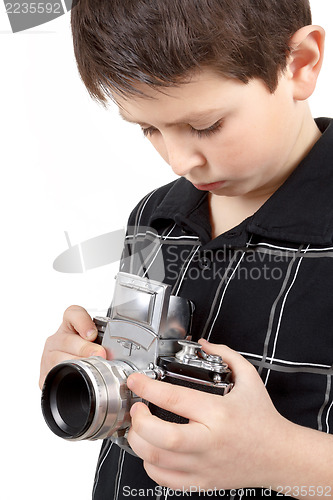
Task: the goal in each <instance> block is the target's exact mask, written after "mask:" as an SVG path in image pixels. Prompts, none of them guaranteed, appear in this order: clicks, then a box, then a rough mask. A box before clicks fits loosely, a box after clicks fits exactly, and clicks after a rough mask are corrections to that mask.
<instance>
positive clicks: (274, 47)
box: [72, 0, 311, 103]
mask: <svg viewBox="0 0 333 500" xmlns="http://www.w3.org/2000/svg"><path fill="white" fill-rule="evenodd" d="M309 24H311V11H310V6H309V0H292V1H291V0H242V1H239V0H135V1H134V0H79V5H78V8H73V9H72V29H73V39H74V49H75V56H76V59H77V63H78V68H79V72H80V74H81V77H82V80H83V82H84V83H85V85H86V87H87V89H88V91H89V93H90V94H91V95H92V96H93V97H94V98H95V99H97V100H98V101H100V102H103V103H105V102H106V101H107V98H108V97H111V98H114V96H115V95H117V94H118V95H123V96H124V95H133V94H137V93H138V92H139V90H138V85H137V84H138V83H143V84H147V85H149V86H152V87H157V88H158V87H168V86H175V85H177V84H181V83H185V82H186V81H187V80H188V78H189V76H190V75H191V74H192V73H193V72H195V71H196V70H198V69H199V70H200V69H202V68H207V67H209V68H210V69H214V70H215V71H216V72H217V73H219V74H221V75H223V76H225V77H229V78H230V77H231V78H234V79H238V80H240V81H241V82H243V83H248V82H249V81H250V80H251V79H252V78H259V79H261V80H263V81H264V83H265V84H266V86H267V87H268V89H269V90H270V92H274V91H275V89H276V87H277V84H278V78H279V75H280V74H281V72H283V70H284V69H285V67H286V63H287V59H288V55H289V53H290V45H289V43H290V39H291V37H292V35H293V34H294V33H295V32H296V31H297V30H298V29H300V28H301V27H303V26H306V25H309Z"/></svg>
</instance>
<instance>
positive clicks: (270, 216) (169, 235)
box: [93, 118, 333, 500]
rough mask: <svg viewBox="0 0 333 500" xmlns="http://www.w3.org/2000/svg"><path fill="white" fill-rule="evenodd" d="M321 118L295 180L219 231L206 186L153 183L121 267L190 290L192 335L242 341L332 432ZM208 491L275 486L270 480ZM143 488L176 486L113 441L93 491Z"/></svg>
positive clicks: (329, 249)
mask: <svg viewBox="0 0 333 500" xmlns="http://www.w3.org/2000/svg"><path fill="white" fill-rule="evenodd" d="M317 125H318V127H319V128H320V130H321V131H322V132H323V135H322V137H321V138H320V139H319V141H318V142H317V143H316V144H315V146H314V147H313V149H312V150H311V151H310V153H309V154H308V155H307V157H306V158H305V159H304V160H303V161H302V162H301V163H300V164H299V166H298V167H297V168H296V169H295V170H294V171H293V173H292V174H291V175H290V177H289V178H288V179H287V181H286V182H285V183H284V184H283V185H282V186H281V187H280V188H279V189H278V190H277V191H276V192H275V193H274V194H273V195H272V196H271V197H270V198H269V200H268V201H267V202H266V203H265V204H264V205H263V206H262V207H261V208H260V209H259V210H258V211H257V212H256V213H255V214H254V215H253V216H251V217H249V218H247V219H246V220H244V221H243V222H242V223H241V224H239V225H238V226H237V227H235V228H233V229H232V230H230V231H227V232H225V233H223V234H221V235H220V236H218V237H217V238H215V239H211V227H210V222H209V210H208V194H207V193H206V192H202V191H198V190H197V189H196V188H194V187H193V185H192V184H191V183H189V182H188V181H187V180H185V179H184V178H180V179H178V180H177V181H174V182H172V183H170V184H168V185H166V186H163V187H161V188H159V189H157V190H156V191H154V192H153V193H150V194H149V195H148V196H147V197H146V198H144V199H143V200H142V202H141V203H140V204H139V205H138V206H137V207H136V208H135V210H134V211H133V212H132V214H131V216H130V219H129V226H128V234H127V237H126V242H125V250H124V254H123V261H122V270H125V271H127V272H131V273H133V274H139V275H140V276H146V277H148V278H151V279H156V280H159V281H164V282H166V283H168V284H170V285H171V286H172V293H174V294H175V295H180V296H183V297H185V298H187V299H190V300H192V301H193V302H194V304H195V312H194V318H193V324H192V331H191V333H192V338H193V340H197V339H199V338H200V337H205V338H206V339H208V340H210V341H211V342H214V343H223V344H226V345H228V346H229V347H231V348H232V349H234V350H236V351H238V352H240V353H241V354H242V355H243V356H244V357H246V358H247V359H248V360H249V361H250V362H251V363H253V364H254V365H255V366H256V367H257V369H258V371H259V374H260V375H261V377H262V379H263V381H264V383H265V385H266V388H267V390H268V392H269V394H270V397H271V399H272V401H273V403H274V405H275V407H276V409H277V410H278V411H279V412H280V413H281V414H282V415H283V416H284V417H286V418H287V419H289V420H290V421H292V422H295V423H297V424H300V425H303V426H307V427H311V428H313V429H317V430H319V431H322V432H326V433H333V387H332V385H333V384H332V375H333V369H332V365H333V333H332V331H333V259H332V258H333V124H332V122H331V120H330V119H326V118H321V119H318V120H317ZM258 412H260V408H258ZM235 466H236V465H235ZM245 487H246V485H244V488H245ZM177 493H178V494H177V497H180V498H182V497H188V496H189V495H188V492H184V494H183V495H179V493H180V492H177ZM208 493H209V495H208V494H207V496H213V497H214V496H215V497H218V496H220V497H222V496H223V497H224V498H240V497H242V496H249V495H250V496H254V493H255V496H256V497H257V498H258V497H262V496H265V493H266V496H267V492H263V491H262V490H261V489H260V488H258V489H257V490H256V491H255V492H254V491H253V490H251V491H250V493H249V492H247V491H246V490H245V492H244V491H239V490H237V491H231V492H229V493H227V492H223V495H222V494H221V492H218V491H215V492H213V493H214V494H211V492H208ZM247 493H249V494H247ZM274 495H275V493H274V492H272V494H271V496H274ZM133 496H141V497H143V498H161V499H165V498H170V497H171V496H172V492H169V493H167V491H166V489H163V488H161V487H157V485H156V484H155V483H154V482H153V481H152V480H151V479H150V478H149V477H148V476H147V475H146V473H145V471H144V469H143V466H142V461H141V460H140V459H139V458H136V457H133V456H132V455H130V454H128V453H126V452H124V451H123V450H120V449H119V448H118V447H117V446H116V445H115V444H112V443H111V442H110V441H109V440H106V441H104V442H103V446H102V449H101V453H100V457H99V461H98V465H97V470H96V479H95V485H94V496H93V498H94V500H106V499H114V500H120V499H124V498H131V497H133ZM202 496H204V495H203V494H202V493H201V494H200V495H199V493H194V494H192V498H199V497H202Z"/></svg>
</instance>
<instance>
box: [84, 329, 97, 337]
mask: <svg viewBox="0 0 333 500" xmlns="http://www.w3.org/2000/svg"><path fill="white" fill-rule="evenodd" d="M96 334H97V330H96V328H92V329H91V330H89V331H88V332H87V333H86V337H87V339H91V338H93V337H96Z"/></svg>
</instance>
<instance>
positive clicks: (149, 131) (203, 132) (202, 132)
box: [142, 120, 223, 137]
mask: <svg viewBox="0 0 333 500" xmlns="http://www.w3.org/2000/svg"><path fill="white" fill-rule="evenodd" d="M222 124H223V120H218V121H217V122H215V123H213V125H211V126H210V127H207V128H203V129H196V128H194V127H192V126H191V125H189V127H190V129H189V130H190V132H191V134H194V135H197V136H198V137H208V136H209V135H211V134H214V133H215V132H218V131H219V130H220V128H221V127H222ZM142 132H143V135H144V136H145V137H150V136H152V135H153V134H154V133H155V132H158V130H157V128H154V127H147V128H143V127H142Z"/></svg>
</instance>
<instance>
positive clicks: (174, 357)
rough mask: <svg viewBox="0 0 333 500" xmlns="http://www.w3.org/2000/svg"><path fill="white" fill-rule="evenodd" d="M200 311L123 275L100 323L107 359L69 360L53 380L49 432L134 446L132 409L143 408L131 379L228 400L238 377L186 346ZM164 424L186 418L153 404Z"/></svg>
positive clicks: (48, 389) (46, 394) (156, 285)
mask: <svg viewBox="0 0 333 500" xmlns="http://www.w3.org/2000/svg"><path fill="white" fill-rule="evenodd" d="M193 310H194V307H193V304H192V303H191V302H190V301H188V300H186V299H184V298H181V297H177V296H173V295H171V287H170V286H169V285H166V284H164V283H160V282H158V281H153V280H149V279H147V278H141V277H139V276H135V275H131V274H127V273H122V272H120V273H118V274H117V276H116V285H115V290H114V296H113V301H112V305H111V308H110V316H109V317H97V318H95V319H94V321H95V324H96V326H97V328H98V337H97V339H96V342H97V343H100V344H101V345H102V346H103V347H104V348H105V350H106V352H107V360H105V359H103V358H100V357H90V358H84V359H80V360H69V361H65V362H63V363H60V364H59V365H57V366H55V367H54V368H53V369H52V370H51V371H50V373H49V374H48V375H47V378H46V380H45V384H44V387H43V393H42V411H43V415H44V418H45V420H46V422H47V424H48V425H49V427H50V429H51V430H52V431H53V432H54V433H55V434H57V435H58V436H60V437H63V438H65V439H70V440H74V441H75V440H76V441H77V440H83V439H105V438H111V439H112V440H113V441H115V442H116V443H117V444H118V445H119V446H122V447H125V448H126V449H127V450H128V451H131V450H130V448H129V447H128V444H127V440H126V434H127V431H128V429H129V427H130V423H131V419H130V414H129V412H130V409H131V406H132V405H133V404H134V403H135V402H136V401H141V399H140V398H138V397H137V396H136V395H135V394H133V393H132V392H131V391H130V390H129V389H128V387H127V378H128V377H129V375H130V374H131V373H134V372H140V373H144V374H146V375H148V376H149V377H151V378H154V379H159V380H164V381H166V382H169V383H172V384H177V385H184V386H187V387H191V388H194V389H197V390H201V391H207V392H212V393H216V394H220V395H224V394H226V393H227V392H229V390H230V389H231V388H232V383H231V371H230V369H229V368H228V366H227V365H226V364H225V363H224V362H223V361H222V359H221V357H220V356H212V355H207V354H206V353H204V352H203V351H202V350H201V346H200V344H197V343H196V342H191V341H190V340H187V337H188V335H189V332H190V326H191V319H192V314H193ZM146 403H147V404H148V405H149V406H150V408H151V411H152V412H153V413H154V414H155V415H157V416H159V417H160V418H163V419H165V420H171V421H174V422H178V423H186V422H187V420H186V419H185V418H183V417H180V416H178V415H175V414H173V413H170V412H167V411H165V410H163V409H161V408H157V407H155V406H154V405H151V404H150V403H148V402H146Z"/></svg>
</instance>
